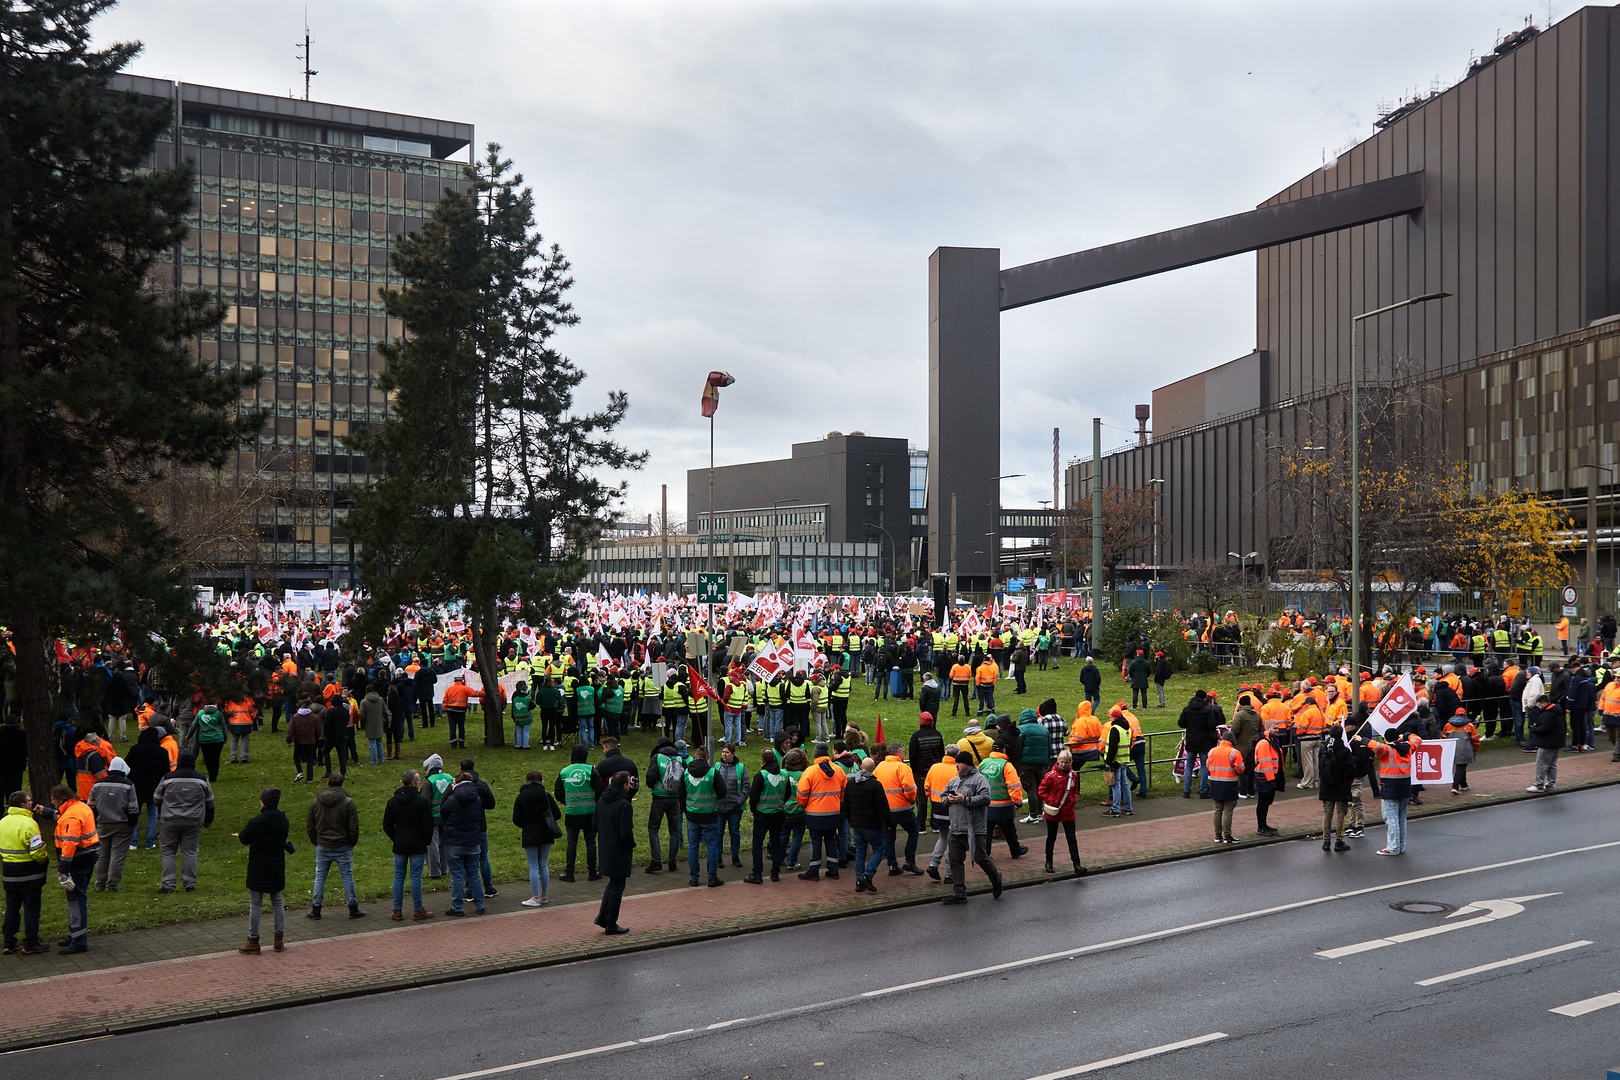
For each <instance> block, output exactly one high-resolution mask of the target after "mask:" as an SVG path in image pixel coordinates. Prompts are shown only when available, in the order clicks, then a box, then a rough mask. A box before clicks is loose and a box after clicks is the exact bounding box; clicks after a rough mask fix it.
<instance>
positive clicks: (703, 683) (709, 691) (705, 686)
mask: <svg viewBox="0 0 1620 1080" xmlns="http://www.w3.org/2000/svg"><path fill="white" fill-rule="evenodd" d="M686 670H687V673H688V674H689V675H691V677H692V700H693V701H700V700H702V699H703V698H713V699H714V700H716V701H719V700H720V695H719V694H717V693H715V692H714V687H712V686H710V685H709V683H708V681H707V680H706V679H704V678H703V676H702V675H699V674H698V669H697V668H695V667H693V666H692V665H691V664H687V665H686Z"/></svg>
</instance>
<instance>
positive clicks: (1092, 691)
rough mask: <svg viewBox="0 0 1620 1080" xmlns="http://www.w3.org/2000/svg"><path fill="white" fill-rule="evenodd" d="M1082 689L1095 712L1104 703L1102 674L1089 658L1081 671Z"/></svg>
mask: <svg viewBox="0 0 1620 1080" xmlns="http://www.w3.org/2000/svg"><path fill="white" fill-rule="evenodd" d="M1080 688H1081V689H1082V690H1084V691H1085V695H1086V700H1087V701H1089V702H1091V708H1092V710H1093V711H1095V710H1096V708H1097V706H1098V705H1100V704H1101V703H1102V672H1101V671H1098V670H1097V665H1096V664H1095V663H1094V662H1093V661H1092V659H1091V657H1089V656H1088V657H1086V662H1085V665H1084V666H1083V667H1082V668H1081V669H1080Z"/></svg>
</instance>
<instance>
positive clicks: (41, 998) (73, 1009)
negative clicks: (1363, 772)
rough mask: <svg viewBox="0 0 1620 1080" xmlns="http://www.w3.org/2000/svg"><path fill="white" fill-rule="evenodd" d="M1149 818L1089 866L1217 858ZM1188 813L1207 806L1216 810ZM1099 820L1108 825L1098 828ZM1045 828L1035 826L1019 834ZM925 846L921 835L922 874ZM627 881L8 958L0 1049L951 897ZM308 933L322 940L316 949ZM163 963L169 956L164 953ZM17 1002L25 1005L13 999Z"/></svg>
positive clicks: (1487, 793)
mask: <svg viewBox="0 0 1620 1080" xmlns="http://www.w3.org/2000/svg"><path fill="white" fill-rule="evenodd" d="M1490 760H1507V759H1506V757H1505V755H1501V754H1493V755H1491V756H1490V759H1489V760H1487V761H1482V762H1481V763H1480V765H1481V766H1483V765H1485V764H1489V763H1490ZM1533 772H1534V765H1533V762H1532V761H1530V760H1524V761H1520V762H1518V763H1515V764H1511V765H1505V766H1498V767H1495V768H1483V767H1481V768H1478V769H1477V771H1471V775H1470V777H1469V781H1470V784H1471V790H1470V791H1469V792H1468V793H1466V794H1464V795H1462V796H1459V797H1454V796H1452V795H1451V794H1450V792H1449V790H1446V789H1431V790H1430V791H1428V792H1426V793H1425V799H1424V801H1425V803H1427V804H1428V805H1427V806H1425V807H1424V808H1423V809H1421V810H1418V811H1415V813H1414V816H1416V815H1418V814H1423V813H1433V812H1436V811H1442V812H1443V811H1444V810H1447V809H1451V808H1455V807H1456V805H1457V804H1458V803H1463V802H1466V803H1467V804H1469V805H1478V804H1481V803H1483V802H1485V801H1486V800H1488V799H1501V798H1509V797H1514V796H1516V795H1522V794H1523V789H1524V787H1525V786H1526V785H1527V784H1528V783H1529V781H1530V779H1531V778H1532V776H1533ZM1559 772H1560V787H1563V788H1572V787H1577V786H1583V785H1588V784H1595V783H1609V782H1620V766H1616V765H1614V764H1612V763H1611V762H1610V761H1609V756H1608V754H1606V753H1602V754H1599V753H1593V754H1587V755H1567V756H1566V757H1565V758H1564V760H1562V761H1560V763H1559ZM1369 802H1370V800H1369ZM1141 805H1142V807H1143V810H1142V812H1141V819H1140V820H1136V821H1131V822H1129V823H1126V824H1113V823H1112V820H1111V819H1098V818H1097V815H1098V814H1099V813H1100V811H1099V810H1098V808H1096V807H1085V806H1082V807H1081V816H1082V819H1083V820H1082V824H1090V825H1092V826H1094V827H1091V828H1087V829H1086V831H1085V833H1084V840H1083V842H1082V849H1081V854H1082V857H1083V859H1084V860H1085V862H1086V864H1087V865H1088V866H1091V867H1096V868H1108V867H1110V866H1119V865H1122V864H1130V863H1135V862H1139V861H1141V860H1145V859H1153V858H1162V857H1166V856H1175V855H1179V854H1184V853H1191V852H1198V851H1211V852H1213V851H1219V850H1221V849H1219V848H1216V847H1215V846H1214V845H1213V844H1212V843H1211V840H1212V838H1213V829H1212V828H1211V822H1210V815H1209V814H1208V813H1207V812H1190V811H1191V807H1190V806H1189V805H1188V804H1187V803H1185V802H1182V801H1181V800H1178V799H1174V798H1171V799H1156V800H1148V801H1144V802H1143V803H1142V804H1141ZM1192 805H1195V806H1198V807H1200V808H1208V807H1209V806H1210V804H1209V803H1207V802H1195V803H1193V804H1192ZM1368 809H1369V813H1368V818H1369V821H1372V820H1375V819H1376V817H1377V808H1376V806H1371V805H1370V806H1369V808H1368ZM1253 815H1254V810H1253V803H1252V802H1250V801H1244V802H1242V803H1240V804H1239V807H1238V815H1237V819H1238V820H1237V822H1235V823H1234V832H1238V833H1242V834H1247V835H1251V836H1252V834H1253V831H1254V819H1253ZM1087 818H1090V819H1091V820H1089V821H1087V820H1085V819H1087ZM1149 818H1151V820H1150V819H1149ZM1104 820H1106V821H1107V822H1108V824H1106V825H1103V824H1102V822H1103V821H1104ZM1320 820H1321V811H1320V803H1319V802H1318V801H1317V800H1316V799H1315V797H1314V793H1313V792H1303V793H1297V794H1296V793H1295V792H1293V791H1292V789H1291V791H1290V797H1289V798H1286V799H1283V800H1279V801H1278V802H1277V804H1276V805H1275V806H1274V807H1273V808H1272V812H1271V823H1272V825H1273V826H1274V827H1277V828H1280V829H1283V830H1284V832H1285V835H1286V836H1291V837H1298V836H1300V835H1303V834H1304V833H1306V832H1308V831H1310V830H1311V828H1312V827H1313V826H1314V827H1315V828H1318V829H1319V828H1320ZM1038 828H1039V827H1029V826H1026V827H1025V831H1026V832H1031V831H1034V830H1038ZM930 839H931V837H930V836H929V835H928V834H925V835H924V846H923V847H922V848H921V849H920V850H919V853H918V859H919V862H921V861H923V859H924V856H925V854H926V851H927V850H928V847H927V845H928V842H929V840H930ZM1044 839H1045V838H1044V835H1041V834H1040V833H1039V832H1035V833H1034V834H1033V835H1030V836H1028V837H1026V842H1028V843H1029V845H1030V849H1031V850H1030V853H1029V854H1028V855H1027V856H1025V857H1024V858H1023V859H1021V860H1017V861H1007V860H1005V859H1004V856H1005V854H1006V849H1005V845H1004V844H998V845H997V848H998V856H1000V857H1002V858H1001V859H1000V861H999V862H998V865H1000V866H1001V867H1002V868H1003V869H1004V871H1005V872H1007V874H1008V877H1009V880H1010V881H1012V882H1027V881H1034V880H1043V879H1045V877H1046V875H1045V874H1044V873H1043V872H1042V869H1041V863H1042V856H1043V854H1044V849H1043V847H1042V846H1041V845H1042V843H1043V841H1044ZM1374 839H1381V837H1379V836H1377V835H1376V834H1374V833H1371V832H1369V836H1368V840H1369V841H1371V840H1374ZM1366 843H1367V841H1363V844H1366ZM1365 850H1368V851H1370V850H1372V849H1371V848H1370V847H1368V848H1366V849H1365ZM1058 853H1059V854H1058V860H1059V863H1058V865H1059V866H1063V865H1065V855H1064V849H1063V846H1062V842H1061V839H1060V842H1059V847H1058ZM974 877H975V878H976V879H978V880H977V881H975V884H982V878H979V876H978V875H977V873H976V872H975V873H974ZM631 881H632V882H633V883H634V884H635V887H636V888H637V889H638V890H640V891H639V892H638V893H634V894H631V895H627V896H626V898H625V902H624V909H623V912H622V915H621V921H622V922H623V923H624V925H626V926H629V927H630V928H631V929H632V930H633V933H631V934H629V935H626V936H625V937H620V938H606V937H604V936H603V935H602V932H601V930H600V929H599V928H598V927H596V926H594V925H593V924H592V920H593V919H594V918H595V916H596V909H597V900H598V898H599V895H600V894H599V892H598V887H597V886H596V885H591V886H589V887H588V888H587V887H586V886H583V885H580V886H578V887H576V890H575V892H574V895H575V896H578V897H580V899H578V900H577V901H575V902H572V903H569V902H562V903H558V902H554V903H553V904H552V906H549V907H546V908H542V909H528V908H522V907H517V906H516V899H515V898H514V897H513V896H512V895H510V894H513V893H521V892H524V891H526V889H524V888H522V887H514V888H513V889H503V891H502V895H501V897H500V898H499V899H500V901H502V902H507V906H509V907H515V908H516V910H508V911H503V912H496V911H495V909H494V903H495V902H493V901H492V902H491V908H492V911H491V914H489V915H486V916H484V917H482V918H479V917H472V916H469V917H468V918H466V919H454V920H453V919H448V918H443V917H440V918H437V919H434V920H432V921H430V922H423V923H414V924H413V923H410V922H408V921H407V922H406V923H404V924H395V923H390V922H389V921H388V919H387V912H386V908H381V909H375V913H374V915H373V916H372V917H371V918H368V919H367V920H365V922H364V923H350V922H349V921H348V920H346V919H337V920H322V922H321V923H319V924H316V923H311V922H309V921H308V920H305V919H303V918H302V917H301V915H300V914H298V913H289V914H290V916H291V917H290V918H289V920H288V929H289V938H290V941H289V945H288V949H287V951H286V952H285V953H283V954H280V955H276V954H272V953H271V952H270V951H269V933H268V929H269V927H268V926H266V933H265V950H266V951H265V952H264V954H263V955H260V956H256V957H253V956H243V955H240V954H238V953H236V952H235V951H234V947H235V945H237V944H239V943H240V942H241V940H242V937H243V936H244V933H245V930H244V927H243V922H244V921H245V920H242V919H228V920H214V921H212V922H210V923H203V924H191V925H185V926H178V927H171V928H166V929H164V930H161V931H141V932H135V933H131V934H126V935H106V936H104V937H101V938H98V939H96V940H95V941H94V943H93V945H94V949H95V950H96V952H93V953H91V954H89V957H74V958H70V959H72V960H74V961H79V960H87V959H90V958H94V957H96V956H97V954H98V953H100V954H103V955H104V956H111V955H128V956H131V957H144V958H145V959H144V962H142V961H136V962H125V963H123V964H122V965H121V966H114V967H105V968H102V969H99V970H85V971H75V972H67V973H56V974H39V973H38V969H36V968H30V967H26V966H24V965H26V964H28V963H30V962H31V961H30V960H28V959H25V958H20V957H9V958H7V959H6V961H5V975H6V976H9V978H8V979H7V980H6V981H7V982H9V987H8V989H10V990H12V991H13V992H11V993H8V994H7V1007H6V1009H5V1010H4V1012H3V1014H0V1050H10V1049H17V1048H21V1047H25V1046H31V1045H39V1044H42V1043H49V1042H59V1041H64V1040H68V1039H74V1038H83V1037H88V1036H95V1035H103V1034H108V1033H114V1032H119V1031H130V1030H139V1029H141V1028H147V1027H155V1026H162V1025H164V1024H168V1023H175V1022H179V1021H182V1020H195V1019H203V1018H207V1017H212V1016H221V1015H229V1014H232V1013H239V1012H248V1011H253V1010H256V1009H263V1008H272V1007H277V1006H284V1005H292V1004H299V1003H303V1002H309V1001H318V1000H322V999H326V998H332V997H341V996H347V995H353V994H359V993H371V992H377V991H382V990H388V989H397V988H402V987H407V986H414V985H420V984H422V983H424V982H432V981H442V980H448V979H455V978H464V977H468V976H473V975H478V974H483V973H489V972H495V971H509V970H515V969H520V968H525V967H533V966H538V965H543V964H547V963H554V962H560V961H564V960H572V959H578V958H580V957H582V956H597V955H604V954H607V953H611V952H618V951H626V950H630V949H638V948H646V947H649V946H652V945H660V944H671V943H676V942H681V941H691V940H699V939H702V938H707V937H715V936H724V935H728V934H733V933H737V932H741V931H746V930H754V929H763V928H767V927H772V926H783V925H791V924H793V923H798V922H803V921H805V920H808V919H816V918H826V917H832V916H836V915H841V914H846V913H850V912H856V911H863V910H869V909H872V908H875V907H885V906H895V905H900V904H914V903H924V902H928V901H931V900H934V899H937V898H939V897H940V896H942V895H943V890H942V887H941V886H940V885H938V884H936V883H934V882H933V881H932V880H931V879H929V878H926V877H915V876H912V875H905V876H902V877H887V876H885V874H884V873H883V872H880V873H879V876H878V879H877V885H878V888H879V889H880V890H881V891H880V892H879V893H878V894H877V895H876V896H868V895H864V894H862V895H857V894H856V893H855V892H854V891H853V890H854V877H853V875H852V874H851V873H849V872H848V871H846V872H845V873H844V874H843V876H842V877H841V878H840V879H839V880H837V881H833V880H827V879H824V880H822V881H820V882H815V883H811V882H804V881H799V880H797V879H796V878H792V877H785V878H784V880H783V881H782V883H780V884H777V885H770V884H766V885H763V886H752V885H747V884H744V883H742V882H741V881H739V880H737V879H736V878H733V879H732V880H731V881H729V882H728V883H727V885H726V886H725V887H724V888H720V889H710V888H706V887H705V888H696V889H693V888H688V887H686V885H685V881H684V878H683V876H682V875H681V874H680V872H679V871H677V873H676V874H673V875H670V874H666V875H660V876H659V877H649V876H647V875H644V874H640V873H639V872H638V874H637V875H636V876H634V877H632V878H631ZM671 885H678V887H675V888H670V886H671ZM267 914H268V913H267ZM329 922H330V923H331V924H332V925H330V926H328V925H327V924H328V923H329ZM379 923H380V927H379ZM367 924H369V925H367ZM362 926H364V927H365V929H360V928H361V927H362ZM312 932H313V933H318V934H322V935H324V936H321V937H316V938H314V939H313V940H311V939H310V937H311V933H312ZM122 938H129V939H139V943H140V944H139V945H138V946H135V947H132V946H130V945H127V944H124V943H121V942H120V941H119V939H122ZM222 940H223V941H226V942H228V944H229V950H228V951H226V950H225V948H224V947H223V945H221V946H214V947H212V948H206V949H205V951H202V952H200V954H199V952H198V947H199V944H201V945H204V946H209V945H212V943H214V942H216V941H222ZM165 951H167V952H168V955H161V954H163V953H164V952H165ZM53 956H54V953H53ZM42 959H43V958H42ZM33 962H36V963H37V961H33ZM100 962H102V963H105V962H106V960H105V959H102V960H101V961H100ZM30 975H32V976H34V977H28V976H30ZM18 990H23V991H24V992H15V991H18Z"/></svg>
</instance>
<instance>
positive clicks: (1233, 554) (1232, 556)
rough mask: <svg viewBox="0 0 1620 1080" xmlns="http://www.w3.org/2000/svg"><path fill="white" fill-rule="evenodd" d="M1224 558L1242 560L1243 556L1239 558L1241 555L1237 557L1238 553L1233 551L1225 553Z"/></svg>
mask: <svg viewBox="0 0 1620 1080" xmlns="http://www.w3.org/2000/svg"><path fill="white" fill-rule="evenodd" d="M1226 557H1227V558H1228V559H1241V558H1243V556H1241V555H1239V554H1238V553H1237V552H1235V551H1228V552H1227V553H1226Z"/></svg>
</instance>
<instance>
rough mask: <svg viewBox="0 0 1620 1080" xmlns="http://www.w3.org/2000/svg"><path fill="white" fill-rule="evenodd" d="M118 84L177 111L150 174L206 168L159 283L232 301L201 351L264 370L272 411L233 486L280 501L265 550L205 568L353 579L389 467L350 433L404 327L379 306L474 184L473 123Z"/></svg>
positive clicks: (261, 578) (324, 582) (285, 578)
mask: <svg viewBox="0 0 1620 1080" xmlns="http://www.w3.org/2000/svg"><path fill="white" fill-rule="evenodd" d="M113 88H114V89H115V90H121V91H126V92H131V93H135V94H139V95H141V96H142V97H145V98H147V99H149V100H152V101H157V102H162V103H164V105H165V106H166V107H167V108H168V109H169V110H170V113H171V114H172V117H173V122H172V124H171V126H170V128H169V130H168V131H167V132H166V133H164V135H162V136H161V137H160V139H159V141H158V144H157V147H156V150H155V152H154V154H153V157H152V160H151V162H150V164H151V165H152V166H153V167H156V168H167V167H169V166H171V165H173V164H174V162H175V161H176V160H181V159H189V160H190V161H192V162H194V163H195V167H196V172H197V179H196V192H197V202H196V206H195V209H194V211H193V216H192V220H191V224H192V226H193V228H192V230H191V232H190V233H189V234H188V236H187V237H186V240H185V242H184V243H183V244H182V245H180V246H179V247H178V248H177V249H176V250H175V252H174V259H173V262H172V264H170V265H167V266H164V267H160V270H161V271H163V272H165V273H167V274H168V275H169V276H170V278H171V279H172V280H171V281H163V282H159V284H164V285H168V284H172V285H173V286H175V287H184V288H202V289H206V290H208V291H209V292H211V293H213V294H214V295H215V296H216V297H217V298H218V300H219V302H220V303H222V304H224V305H227V315H226V319H225V323H224V325H223V326H222V327H220V329H219V331H218V333H214V334H209V335H206V336H204V338H203V339H202V340H200V341H198V342H196V348H197V353H198V355H199V356H200V357H201V358H202V360H203V361H205V362H208V363H212V364H216V365H218V367H219V368H220V369H222V370H229V369H233V368H238V367H250V366H252V365H254V364H257V365H259V366H260V367H261V368H262V369H263V372H264V375H263V379H262V381H260V383H259V384H258V386H257V387H256V388H250V389H249V390H248V391H247V392H246V393H245V394H244V395H243V398H244V405H249V406H259V407H263V408H265V409H268V410H269V411H270V417H269V419H268V421H267V423H266V425H265V428H264V430H263V431H262V432H261V433H260V435H259V438H258V439H257V440H256V441H255V442H254V444H253V445H252V446H249V447H244V448H243V449H242V450H241V451H240V452H238V453H237V454H236V455H235V458H234V460H233V461H232V462H231V464H230V465H229V466H228V474H227V479H228V480H229V481H234V482H239V483H242V484H258V485H268V487H269V488H270V489H271V490H272V491H273V493H274V494H273V497H271V498H269V499H267V500H264V501H263V502H262V503H260V504H257V505H256V507H255V509H254V511H253V515H254V518H255V520H254V535H255V536H256V538H257V543H255V544H254V545H252V547H251V549H250V550H251V556H250V557H248V558H246V559H245V560H244V562H243V564H242V565H239V566H221V567H219V568H217V569H215V570H212V571H208V572H203V573H199V574H197V575H195V576H196V577H197V578H198V580H199V584H215V585H218V586H220V587H222V588H227V589H244V588H259V589H266V590H270V589H279V588H282V587H286V588H322V587H332V588H348V587H351V586H352V585H353V584H354V572H353V568H354V563H355V556H354V549H353V545H352V543H351V541H350V540H349V536H348V532H347V529H346V527H345V521H346V517H347V511H348V508H349V506H350V498H349V496H348V495H347V494H345V492H346V490H347V489H348V488H349V487H350V486H351V485H365V484H368V483H369V482H370V481H371V478H372V477H373V476H374V475H376V471H377V465H376V463H373V462H369V461H367V460H366V459H365V458H364V457H362V456H360V455H357V454H353V453H351V452H350V451H349V450H348V449H347V448H345V447H344V446H343V444H342V442H341V439H342V437H343V436H344V435H345V434H348V433H349V432H351V431H354V430H356V429H359V428H362V427H364V426H366V425H375V424H378V423H380V422H381V421H382V419H383V417H384V416H385V415H386V412H387V407H388V403H387V402H386V401H385V400H384V395H383V394H382V393H381V392H380V391H378V390H377V389H376V387H375V385H374V381H375V379H376V376H377V375H378V374H379V373H380V372H381V371H382V365H383V358H382V356H381V354H380V353H378V352H377V351H376V347H377V343H378V342H379V341H381V340H382V339H384V338H398V337H399V336H400V335H401V332H402V327H401V325H400V322H399V320H397V319H389V318H387V317H386V315H385V313H384V311H383V305H382V291H383V290H384V289H385V288H388V287H397V286H398V285H399V284H400V280H399V278H398V277H397V276H395V275H394V274H393V273H392V272H391V270H390V268H389V253H390V250H391V249H392V246H393V243H394V241H395V240H396V239H397V238H398V237H399V236H400V235H402V234H404V233H407V232H411V231H414V230H415V229H416V228H417V227H418V226H420V224H421V223H422V220H423V219H424V218H425V217H426V216H427V215H428V214H429V213H430V212H431V210H432V207H433V204H434V203H435V202H437V201H438V199H439V197H440V195H441V194H442V193H443V192H444V191H446V190H448V189H450V188H455V187H458V186H460V185H465V184H467V181H466V179H465V176H464V170H465V167H466V166H465V157H466V155H469V154H470V148H471V146H472V141H473V129H472V126H471V125H469V124H458V123H451V122H448V121H444V120H432V119H427V118H424V117H417V116H405V115H400V114H397V113H390V112H382V111H378V110H372V109H365V108H354V107H348V106H342V105H331V104H325V103H321V102H313V101H302V100H296V99H292V98H284V97H273V96H269V95H263V94H254V93H249V92H246V91H238V90H226V89H220V88H217V87H210V86H196V85H192V84H189V83H175V82H170V81H167V80H160V79H149V78H142V77H140V76H133V75H120V76H117V77H115V78H114V80H113Z"/></svg>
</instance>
